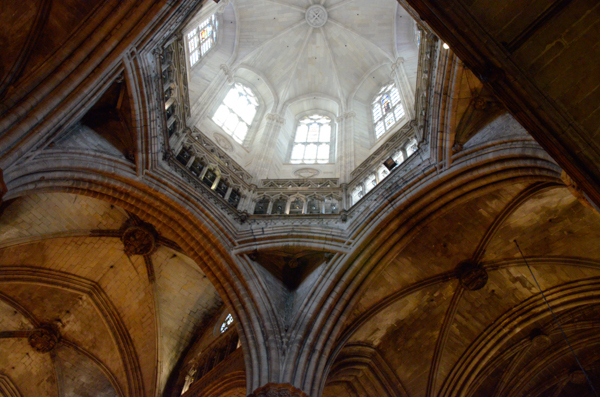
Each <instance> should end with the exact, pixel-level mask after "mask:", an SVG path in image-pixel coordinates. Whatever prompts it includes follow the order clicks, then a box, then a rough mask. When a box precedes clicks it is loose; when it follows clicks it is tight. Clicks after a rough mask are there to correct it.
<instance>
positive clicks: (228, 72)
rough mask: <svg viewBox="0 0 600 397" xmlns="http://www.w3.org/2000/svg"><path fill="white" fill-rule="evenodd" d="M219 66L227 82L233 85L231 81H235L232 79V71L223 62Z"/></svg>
mask: <svg viewBox="0 0 600 397" xmlns="http://www.w3.org/2000/svg"><path fill="white" fill-rule="evenodd" d="M220 68H221V70H222V71H223V73H225V76H226V77H227V84H229V85H233V83H234V82H235V80H234V79H233V71H232V70H231V69H230V68H229V66H228V65H227V64H224V63H223V64H221V66H220Z"/></svg>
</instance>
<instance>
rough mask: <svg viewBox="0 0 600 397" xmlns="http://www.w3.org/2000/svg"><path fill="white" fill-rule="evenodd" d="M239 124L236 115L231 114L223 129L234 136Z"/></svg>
mask: <svg viewBox="0 0 600 397" xmlns="http://www.w3.org/2000/svg"><path fill="white" fill-rule="evenodd" d="M238 123H239V119H238V117H237V116H236V115H235V113H229V116H228V117H227V120H225V124H224V125H223V128H224V129H225V131H227V132H228V133H229V134H230V135H233V132H234V131H235V127H237V125H238Z"/></svg>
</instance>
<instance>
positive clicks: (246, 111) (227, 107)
mask: <svg viewBox="0 0 600 397" xmlns="http://www.w3.org/2000/svg"><path fill="white" fill-rule="evenodd" d="M257 108H258V99H257V98H256V95H254V92H252V90H251V89H250V88H248V87H246V86H244V85H242V84H240V83H236V84H234V86H233V87H232V88H231V89H230V90H229V92H228V93H227V96H225V99H224V100H223V103H222V104H221V106H219V108H218V109H217V111H216V112H215V114H214V115H213V117H212V120H213V121H214V122H215V123H216V124H217V125H218V126H219V127H221V128H222V129H223V131H225V132H226V133H227V134H229V135H230V136H231V137H232V138H233V139H235V140H236V142H238V143H240V144H242V143H243V142H244V139H245V138H246V134H247V133H248V130H249V129H250V125H251V124H252V121H253V120H254V116H256V111H257Z"/></svg>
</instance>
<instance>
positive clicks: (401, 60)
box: [392, 57, 404, 71]
mask: <svg viewBox="0 0 600 397" xmlns="http://www.w3.org/2000/svg"><path fill="white" fill-rule="evenodd" d="M403 64H404V58H402V57H398V58H396V60H395V61H394V62H392V71H395V70H396V69H398V68H399V67H400V66H401V65H403Z"/></svg>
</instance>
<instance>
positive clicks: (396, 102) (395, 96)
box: [390, 87, 400, 106]
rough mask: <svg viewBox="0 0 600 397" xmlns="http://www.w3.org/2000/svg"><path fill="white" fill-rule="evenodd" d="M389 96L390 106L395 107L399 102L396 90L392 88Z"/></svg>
mask: <svg viewBox="0 0 600 397" xmlns="http://www.w3.org/2000/svg"><path fill="white" fill-rule="evenodd" d="M390 95H391V97H392V106H396V105H397V104H398V102H400V94H399V93H398V89H397V88H396V87H394V88H392V91H390Z"/></svg>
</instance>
